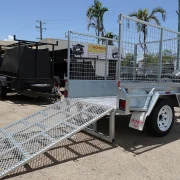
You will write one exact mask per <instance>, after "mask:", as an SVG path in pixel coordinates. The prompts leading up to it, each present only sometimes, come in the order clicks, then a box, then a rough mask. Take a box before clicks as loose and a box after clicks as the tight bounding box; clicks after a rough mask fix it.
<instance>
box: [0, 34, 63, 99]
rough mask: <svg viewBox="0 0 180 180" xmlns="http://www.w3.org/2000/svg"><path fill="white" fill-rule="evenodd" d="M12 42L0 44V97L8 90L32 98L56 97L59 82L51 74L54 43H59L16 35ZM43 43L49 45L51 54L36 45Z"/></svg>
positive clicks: (2, 97) (52, 70) (4, 96)
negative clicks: (21, 38)
mask: <svg viewBox="0 0 180 180" xmlns="http://www.w3.org/2000/svg"><path fill="white" fill-rule="evenodd" d="M14 41H15V43H13V44H11V45H7V46H0V55H1V56H0V57H1V59H0V99H1V100H2V99H5V98H6V95H7V92H8V91H11V90H14V91H16V92H17V93H18V94H21V95H26V96H31V97H39V96H45V97H49V98H57V97H59V96H60V93H59V92H60V91H59V90H58V88H57V87H58V86H54V85H55V83H56V84H57V83H59V79H58V78H57V77H54V46H57V45H58V42H56V44H50V43H43V42H34V41H27V40H18V39H16V36H14ZM44 45H52V49H53V51H52V57H50V54H49V50H48V49H43V48H41V49H40V48H39V47H40V46H41V47H42V46H44ZM2 49H4V54H3V55H2Z"/></svg>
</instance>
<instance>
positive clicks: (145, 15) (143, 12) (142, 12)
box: [129, 7, 166, 54]
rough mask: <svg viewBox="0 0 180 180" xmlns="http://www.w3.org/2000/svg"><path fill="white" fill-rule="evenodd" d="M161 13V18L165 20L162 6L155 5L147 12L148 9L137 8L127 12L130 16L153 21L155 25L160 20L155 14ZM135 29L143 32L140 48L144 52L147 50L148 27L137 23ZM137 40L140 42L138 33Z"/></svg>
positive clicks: (164, 11)
mask: <svg viewBox="0 0 180 180" xmlns="http://www.w3.org/2000/svg"><path fill="white" fill-rule="evenodd" d="M158 13H159V14H161V16H162V20H163V21H165V20H166V10H165V9H163V8H162V7H157V8H154V9H153V10H152V12H149V11H148V9H139V10H138V11H137V12H133V13H131V14H129V16H131V17H135V18H137V19H139V20H143V21H146V22H154V23H155V24H157V25H159V26H160V25H161V23H160V20H159V19H158V17H157V16H156V15H157V14H158ZM137 29H138V32H142V33H143V45H141V47H142V49H143V50H144V54H145V53H146V52H147V46H146V39H147V35H148V27H147V25H146V24H142V23H137ZM139 41H140V43H141V36H140V35H139Z"/></svg>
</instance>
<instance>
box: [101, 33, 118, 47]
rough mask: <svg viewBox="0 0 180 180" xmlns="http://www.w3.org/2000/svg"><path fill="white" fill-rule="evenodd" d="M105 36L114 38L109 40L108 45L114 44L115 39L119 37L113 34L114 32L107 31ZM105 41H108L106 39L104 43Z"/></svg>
mask: <svg viewBox="0 0 180 180" xmlns="http://www.w3.org/2000/svg"><path fill="white" fill-rule="evenodd" d="M104 37H106V38H109V39H112V40H108V45H114V43H113V39H115V40H117V38H118V36H117V35H115V34H113V33H112V32H107V33H106V35H105V36H104ZM105 42H106V41H104V42H103V43H105Z"/></svg>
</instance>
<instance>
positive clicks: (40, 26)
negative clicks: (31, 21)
mask: <svg viewBox="0 0 180 180" xmlns="http://www.w3.org/2000/svg"><path fill="white" fill-rule="evenodd" d="M36 22H37V23H39V26H35V27H36V28H37V29H39V31H40V37H39V38H37V39H40V40H42V39H43V35H42V34H43V30H46V29H47V28H43V24H46V23H45V22H43V21H41V20H39V21H36Z"/></svg>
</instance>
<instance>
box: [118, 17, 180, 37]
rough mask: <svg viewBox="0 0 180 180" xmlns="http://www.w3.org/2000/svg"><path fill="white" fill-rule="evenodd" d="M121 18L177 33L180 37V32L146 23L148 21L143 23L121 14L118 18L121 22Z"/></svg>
mask: <svg viewBox="0 0 180 180" xmlns="http://www.w3.org/2000/svg"><path fill="white" fill-rule="evenodd" d="M121 17H122V18H126V19H129V20H133V21H136V22H139V23H142V24H145V25H149V26H154V27H156V28H159V29H164V30H166V31H169V32H172V33H176V34H178V35H180V32H177V31H174V30H171V29H168V28H165V27H162V26H158V25H156V24H151V23H149V22H146V21H142V20H139V19H135V18H133V17H130V16H127V15H124V14H120V15H119V17H118V19H119V21H121Z"/></svg>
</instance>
